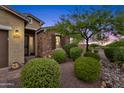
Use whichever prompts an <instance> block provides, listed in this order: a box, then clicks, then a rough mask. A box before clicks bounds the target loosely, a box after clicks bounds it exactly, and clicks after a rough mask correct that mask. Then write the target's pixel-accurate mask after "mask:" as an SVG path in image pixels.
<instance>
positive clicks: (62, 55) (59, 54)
mask: <svg viewBox="0 0 124 93" xmlns="http://www.w3.org/2000/svg"><path fill="white" fill-rule="evenodd" d="M52 58H53V59H55V60H56V61H57V62H59V63H61V62H63V61H65V59H66V52H65V51H64V50H63V49H61V48H58V49H55V50H54V51H53V52H52Z"/></svg>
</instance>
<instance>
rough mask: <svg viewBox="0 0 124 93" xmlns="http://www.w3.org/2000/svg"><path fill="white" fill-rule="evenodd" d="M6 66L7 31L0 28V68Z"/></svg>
mask: <svg viewBox="0 0 124 93" xmlns="http://www.w3.org/2000/svg"><path fill="white" fill-rule="evenodd" d="M7 66H8V31H6V30H0V68H3V67H7Z"/></svg>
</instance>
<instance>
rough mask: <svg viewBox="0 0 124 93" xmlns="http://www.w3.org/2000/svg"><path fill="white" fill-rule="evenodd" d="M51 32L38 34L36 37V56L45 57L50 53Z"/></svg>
mask: <svg viewBox="0 0 124 93" xmlns="http://www.w3.org/2000/svg"><path fill="white" fill-rule="evenodd" d="M53 34H54V33H53V32H51V31H49V32H48V31H46V32H40V33H38V35H37V39H38V40H37V42H38V51H37V52H38V56H40V57H43V56H47V55H48V54H50V53H51V52H52V35H53Z"/></svg>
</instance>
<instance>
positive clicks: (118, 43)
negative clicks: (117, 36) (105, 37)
mask: <svg viewBox="0 0 124 93" xmlns="http://www.w3.org/2000/svg"><path fill="white" fill-rule="evenodd" d="M106 47H124V40H120V41H116V42H113V43H111V44H109V45H107V46H106Z"/></svg>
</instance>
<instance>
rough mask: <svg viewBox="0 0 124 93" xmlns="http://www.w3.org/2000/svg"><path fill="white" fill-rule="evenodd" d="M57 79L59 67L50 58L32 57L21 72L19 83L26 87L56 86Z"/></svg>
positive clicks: (58, 78)
mask: <svg viewBox="0 0 124 93" xmlns="http://www.w3.org/2000/svg"><path fill="white" fill-rule="evenodd" d="M59 81H60V67H59V65H58V63H57V62H56V61H55V60H52V59H45V58H35V59H32V60H30V61H29V62H28V63H27V64H26V65H25V66H24V68H23V69H22V72H21V85H22V87H26V88H42V87H43V88H56V87H59Z"/></svg>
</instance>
